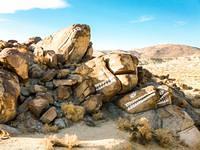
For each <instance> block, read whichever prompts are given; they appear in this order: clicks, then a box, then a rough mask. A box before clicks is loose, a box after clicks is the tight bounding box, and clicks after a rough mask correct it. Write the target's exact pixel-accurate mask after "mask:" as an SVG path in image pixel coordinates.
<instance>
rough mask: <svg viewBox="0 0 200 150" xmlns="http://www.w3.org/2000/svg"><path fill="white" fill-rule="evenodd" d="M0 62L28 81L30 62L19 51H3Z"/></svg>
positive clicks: (8, 49) (10, 49) (9, 49)
mask: <svg viewBox="0 0 200 150" xmlns="http://www.w3.org/2000/svg"><path fill="white" fill-rule="evenodd" d="M0 62H1V63H2V64H3V65H4V66H5V67H6V68H8V69H11V70H12V71H14V72H15V73H16V74H17V75H18V76H19V77H21V78H22V79H28V69H29V64H28V60H27V59H26V58H25V56H24V55H23V54H22V53H21V52H19V51H18V50H17V49H13V48H5V49H4V50H3V51H1V52H0Z"/></svg>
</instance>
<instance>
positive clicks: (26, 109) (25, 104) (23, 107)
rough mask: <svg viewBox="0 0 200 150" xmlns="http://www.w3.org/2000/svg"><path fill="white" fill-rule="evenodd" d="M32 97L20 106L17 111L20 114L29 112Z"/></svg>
mask: <svg viewBox="0 0 200 150" xmlns="http://www.w3.org/2000/svg"><path fill="white" fill-rule="evenodd" d="M30 99H31V97H28V98H27V99H26V100H25V101H24V102H23V103H22V104H21V105H19V106H18V108H17V111H18V113H23V112H26V111H28V104H29V101H30Z"/></svg>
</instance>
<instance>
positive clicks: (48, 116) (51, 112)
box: [40, 107, 57, 123]
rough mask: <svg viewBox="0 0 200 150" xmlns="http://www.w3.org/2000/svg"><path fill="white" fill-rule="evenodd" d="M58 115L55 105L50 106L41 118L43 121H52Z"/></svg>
mask: <svg viewBox="0 0 200 150" xmlns="http://www.w3.org/2000/svg"><path fill="white" fill-rule="evenodd" d="M56 117H57V112H56V108H55V107H51V108H49V109H48V110H47V111H46V112H45V113H44V114H43V115H42V117H41V118H40V120H41V121H42V122H43V123H50V122H52V121H53V120H54V119H55V118H56Z"/></svg>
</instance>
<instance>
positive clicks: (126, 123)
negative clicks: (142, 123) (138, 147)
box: [117, 117, 132, 131]
mask: <svg viewBox="0 0 200 150" xmlns="http://www.w3.org/2000/svg"><path fill="white" fill-rule="evenodd" d="M117 127H118V129H120V130H125V131H129V130H131V128H132V124H131V122H130V120H129V119H127V118H121V117H120V118H119V119H118V120H117Z"/></svg>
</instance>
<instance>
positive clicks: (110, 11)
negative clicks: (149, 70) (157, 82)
mask: <svg viewBox="0 0 200 150" xmlns="http://www.w3.org/2000/svg"><path fill="white" fill-rule="evenodd" d="M0 4H1V5H0V39H4V40H7V39H18V40H21V41H24V40H25V39H27V38H28V37H30V36H37V35H39V36H41V37H44V36H47V35H49V34H51V33H53V32H54V31H57V30H59V29H60V28H64V27H67V26H69V25H71V24H74V23H85V24H89V25H90V26H91V29H92V42H93V45H94V48H95V49H108V50H109V49H125V50H128V49H133V48H140V47H145V46H151V45H155V44H164V43H177V44H187V45H192V46H197V47H200V0H0Z"/></svg>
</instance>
